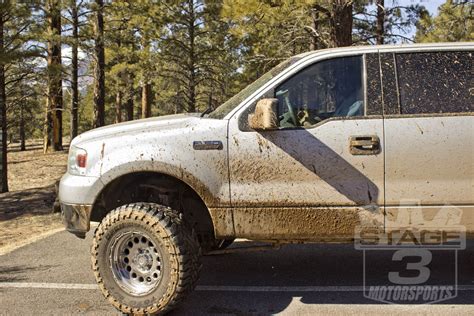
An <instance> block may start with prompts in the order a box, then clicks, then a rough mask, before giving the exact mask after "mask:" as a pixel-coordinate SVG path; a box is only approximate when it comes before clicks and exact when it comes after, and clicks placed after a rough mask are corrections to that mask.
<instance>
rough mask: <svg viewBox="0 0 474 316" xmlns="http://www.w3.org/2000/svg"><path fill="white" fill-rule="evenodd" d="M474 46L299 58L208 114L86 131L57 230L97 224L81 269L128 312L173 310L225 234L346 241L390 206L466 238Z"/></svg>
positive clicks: (470, 224) (226, 240)
mask: <svg viewBox="0 0 474 316" xmlns="http://www.w3.org/2000/svg"><path fill="white" fill-rule="evenodd" d="M473 53H474V44H473V43H450V44H436V45H434V44H432V45H401V46H364V47H349V48H341V49H329V50H321V51H315V52H309V53H305V54H301V55H298V56H295V57H292V58H290V59H288V60H287V61H285V62H283V63H281V64H280V65H278V66H277V67H275V68H274V69H272V70H271V71H270V72H268V73H266V74H264V75H263V76H262V77H261V78H260V79H258V80H257V81H256V82H254V83H253V84H251V85H249V86H248V87H247V88H245V89H244V90H242V91H241V92H240V93H238V94H237V95H236V96H234V97H232V98H231V99H230V100H228V101H227V102H226V103H224V104H222V105H221V106H220V107H218V108H217V109H215V110H214V111H213V112H211V113H209V114H206V115H198V114H197V115H194V114H181V115H173V116H164V117H159V118H152V119H145V120H138V121H133V122H128V123H122V124H117V125H112V126H108V127H104V128H99V129H95V130H92V131H89V132H87V133H84V134H82V135H80V136H78V137H77V138H75V139H74V140H73V141H72V143H71V148H70V154H69V165H68V171H67V173H66V174H65V175H64V177H63V178H62V180H61V183H60V190H59V199H60V203H61V209H62V214H63V217H64V221H65V223H66V226H67V229H68V230H69V231H70V232H72V233H74V234H75V235H77V236H79V237H85V234H86V232H87V231H89V228H90V222H91V221H98V222H100V225H99V226H98V228H97V229H96V231H95V234H94V241H93V245H92V251H91V252H92V266H93V270H94V273H95V276H96V279H97V282H98V284H99V286H100V289H101V290H102V292H103V294H104V295H105V297H107V299H108V300H109V301H110V302H111V303H112V304H113V305H114V306H115V307H116V308H118V309H119V310H120V311H122V312H123V313H128V314H152V313H163V312H166V311H168V310H170V309H171V308H172V307H174V306H175V305H176V304H177V303H178V301H180V300H181V299H182V298H183V297H184V296H185V295H186V294H187V293H189V292H190V291H192V290H193V288H194V286H195V284H196V281H197V279H198V274H199V269H200V263H199V259H200V255H201V253H202V252H208V251H211V250H215V249H222V248H224V247H226V246H228V245H229V244H230V243H231V242H232V241H233V239H235V238H247V239H252V240H259V241H268V242H274V243H291V242H314V241H318V242H321V241H331V242H334V241H340V242H344V241H350V240H352V239H353V238H354V230H355V229H356V228H357V227H358V226H360V225H370V226H371V227H376V228H378V229H380V230H382V231H387V230H390V229H391V227H390V225H388V223H390V222H393V221H395V220H396V218H397V215H398V214H399V213H400V212H405V211H407V210H412V209H416V210H417V212H418V213H417V214H421V217H422V218H425V219H427V220H430V219H432V218H433V217H434V216H435V214H436V212H437V210H439V209H440V208H441V207H442V206H444V205H453V206H455V207H456V208H457V209H458V210H460V211H459V212H460V213H459V214H457V215H458V217H459V219H460V220H459V223H458V224H460V225H463V226H464V227H465V228H466V231H467V233H468V235H469V234H471V233H472V232H474V80H473V73H474V71H473ZM438 223H439V221H438ZM409 224H410V223H409ZM411 224H412V225H413V224H414V226H416V225H423V221H418V222H416V223H411ZM414 229H416V227H414ZM436 229H441V230H442V229H443V227H442V225H441V227H437V228H436Z"/></svg>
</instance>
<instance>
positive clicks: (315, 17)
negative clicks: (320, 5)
mask: <svg viewBox="0 0 474 316" xmlns="http://www.w3.org/2000/svg"><path fill="white" fill-rule="evenodd" d="M311 24H312V25H311V27H312V28H313V29H314V30H315V31H318V28H319V12H318V11H317V10H316V8H312V9H311ZM318 48H319V47H318V37H317V35H316V34H315V33H311V40H310V43H309V50H317V49H318Z"/></svg>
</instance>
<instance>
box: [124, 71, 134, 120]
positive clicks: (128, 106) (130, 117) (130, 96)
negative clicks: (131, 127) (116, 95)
mask: <svg viewBox="0 0 474 316" xmlns="http://www.w3.org/2000/svg"><path fill="white" fill-rule="evenodd" d="M127 76H128V78H127V85H128V96H127V104H126V109H125V110H126V112H127V121H133V96H134V91H133V75H132V74H130V73H129V74H128V75H127Z"/></svg>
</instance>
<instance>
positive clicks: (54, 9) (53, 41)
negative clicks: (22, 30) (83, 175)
mask: <svg viewBox="0 0 474 316" xmlns="http://www.w3.org/2000/svg"><path fill="white" fill-rule="evenodd" d="M48 28H49V34H50V36H51V37H50V39H49V41H48V61H47V62H48V101H47V103H48V105H49V106H48V109H47V111H48V112H49V115H48V113H47V114H46V115H47V128H46V129H47V130H48V133H47V137H48V141H47V142H46V143H45V144H44V150H45V151H47V150H48V149H49V150H53V151H59V150H63V143H62V138H63V135H62V129H63V126H62V123H63V120H62V109H63V90H62V69H61V10H60V2H59V1H58V0H50V1H49V14H48ZM45 138H46V135H45ZM50 146H51V147H50Z"/></svg>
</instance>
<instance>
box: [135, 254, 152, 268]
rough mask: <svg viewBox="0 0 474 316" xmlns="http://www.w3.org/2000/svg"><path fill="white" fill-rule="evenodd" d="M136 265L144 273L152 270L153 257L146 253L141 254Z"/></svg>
mask: <svg viewBox="0 0 474 316" xmlns="http://www.w3.org/2000/svg"><path fill="white" fill-rule="evenodd" d="M135 262H136V264H137V265H138V268H139V269H140V270H142V271H146V270H150V268H151V267H152V265H153V257H152V256H150V255H149V254H146V253H141V254H139V255H137V257H136V261H135Z"/></svg>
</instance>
